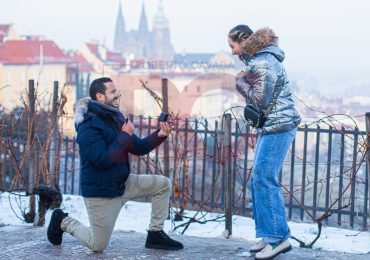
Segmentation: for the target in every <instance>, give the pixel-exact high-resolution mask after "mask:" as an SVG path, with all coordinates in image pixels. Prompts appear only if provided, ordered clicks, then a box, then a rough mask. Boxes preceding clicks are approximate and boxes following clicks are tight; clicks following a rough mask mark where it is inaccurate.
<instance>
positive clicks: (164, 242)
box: [145, 230, 184, 250]
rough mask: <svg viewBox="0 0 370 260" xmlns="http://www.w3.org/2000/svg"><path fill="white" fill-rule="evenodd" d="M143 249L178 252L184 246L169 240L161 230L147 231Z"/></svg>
mask: <svg viewBox="0 0 370 260" xmlns="http://www.w3.org/2000/svg"><path fill="white" fill-rule="evenodd" d="M145 247H146V248H155V249H164V250H179V249H183V248H184V246H183V245H182V244H181V243H180V242H178V241H176V240H173V239H171V238H170V237H169V236H168V235H167V234H166V233H164V231H163V230H161V231H151V230H148V236H147V238H146V242H145Z"/></svg>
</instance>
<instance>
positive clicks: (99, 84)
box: [89, 77, 112, 100]
mask: <svg viewBox="0 0 370 260" xmlns="http://www.w3.org/2000/svg"><path fill="white" fill-rule="evenodd" d="M107 82H112V80H111V79H110V78H107V77H103V78H98V79H94V80H93V82H91V84H90V89H89V94H90V97H91V99H92V100H96V93H100V94H105V90H106V89H107V87H106V86H105V85H104V83H107Z"/></svg>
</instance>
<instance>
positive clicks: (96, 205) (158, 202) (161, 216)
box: [61, 174, 171, 252]
mask: <svg viewBox="0 0 370 260" xmlns="http://www.w3.org/2000/svg"><path fill="white" fill-rule="evenodd" d="M170 194H171V181H170V180H169V179H168V178H167V177H165V176H161V175H133V174H131V175H129V177H128V179H127V181H126V189H125V193H124V194H123V195H122V196H120V197H115V198H101V197H96V198H84V200H85V205H86V210H87V214H88V216H89V221H90V228H88V227H86V226H84V225H83V224H81V223H80V222H78V221H77V220H75V219H73V218H72V217H69V216H68V217H66V218H64V219H63V222H62V225H61V227H62V230H63V231H65V232H67V233H69V234H71V235H72V236H74V237H75V238H77V239H78V240H79V241H80V242H82V243H83V244H84V245H86V246H87V247H88V248H90V249H91V250H93V251H94V252H101V251H103V250H104V249H105V248H106V247H107V245H108V243H109V239H110V237H111V235H112V231H113V228H114V225H115V223H116V220H117V217H118V214H119V212H120V210H121V208H122V206H123V205H124V204H125V203H126V202H127V201H128V200H132V199H139V198H143V197H152V213H151V220H150V225H149V229H150V230H162V229H163V225H164V220H165V219H166V218H167V216H168V206H169V197H170Z"/></svg>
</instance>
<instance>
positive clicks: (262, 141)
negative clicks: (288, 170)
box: [251, 128, 297, 243]
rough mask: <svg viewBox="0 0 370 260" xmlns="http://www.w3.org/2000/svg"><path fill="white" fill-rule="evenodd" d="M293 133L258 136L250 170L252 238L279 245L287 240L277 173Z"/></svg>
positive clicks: (282, 199) (286, 228)
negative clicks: (253, 225)
mask: <svg viewBox="0 0 370 260" xmlns="http://www.w3.org/2000/svg"><path fill="white" fill-rule="evenodd" d="M296 132H297V129H296V128H295V129H292V130H290V131H286V132H279V133H273V134H265V135H259V136H258V139H257V144H256V147H255V155H254V164H253V169H252V181H251V182H252V184H251V186H252V203H253V204H252V205H253V214H254V222H255V225H256V237H262V238H263V239H264V241H265V242H266V243H280V242H282V241H284V240H286V239H288V238H289V237H290V229H289V227H288V223H287V219H286V215H285V205H284V198H283V195H282V193H281V187H280V184H279V172H280V170H281V167H282V165H283V162H284V158H285V155H286V154H287V152H288V149H289V146H290V144H291V143H292V142H293V140H294V138H295V134H296Z"/></svg>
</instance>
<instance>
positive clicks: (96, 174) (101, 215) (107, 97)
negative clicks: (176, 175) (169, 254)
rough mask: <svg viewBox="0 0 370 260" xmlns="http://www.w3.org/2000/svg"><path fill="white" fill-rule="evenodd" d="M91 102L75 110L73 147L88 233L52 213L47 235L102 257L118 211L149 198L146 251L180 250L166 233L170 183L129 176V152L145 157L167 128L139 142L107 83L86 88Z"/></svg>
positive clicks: (67, 218) (101, 80) (60, 214)
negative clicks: (75, 242) (77, 150)
mask: <svg viewBox="0 0 370 260" xmlns="http://www.w3.org/2000/svg"><path fill="white" fill-rule="evenodd" d="M89 92H90V97H91V101H90V100H88V99H85V100H82V101H80V102H79V103H78V104H77V106H76V108H75V127H76V130H77V143H78V144H79V148H80V158H81V176H80V186H81V192H82V196H83V197H84V201H85V205H86V209H87V213H88V216H89V221H90V229H89V228H87V227H86V226H84V225H82V224H81V223H80V222H78V221H77V220H75V219H73V218H72V217H70V216H68V214H67V213H64V212H63V211H62V210H61V209H56V210H54V212H53V214H52V216H51V220H50V224H49V227H48V231H47V236H48V239H49V241H50V242H51V243H52V244H53V245H60V244H61V243H62V237H63V232H67V233H69V234H71V235H72V236H74V237H75V238H77V239H78V240H79V241H80V242H82V243H83V244H84V245H86V246H87V247H89V248H90V249H91V250H93V251H94V252H102V251H103V250H104V249H105V248H106V246H107V245H108V242H109V239H110V237H111V235H112V231H113V228H114V225H115V222H116V220H117V217H118V214H119V212H120V210H121V208H122V206H123V205H124V204H125V203H126V202H127V201H128V200H131V199H138V198H143V197H152V214H151V221H150V225H149V230H148V236H147V239H146V243H145V247H147V248H156V249H166V250H178V249H182V248H183V245H182V244H181V243H180V242H178V241H175V240H173V239H171V238H170V237H169V236H168V235H167V234H166V233H165V232H164V231H163V225H164V220H165V219H166V218H167V215H168V206H169V197H170V193H171V182H170V180H169V179H168V178H167V177H164V176H161V175H133V174H131V175H130V165H129V153H131V154H135V155H144V154H147V153H149V152H150V151H151V150H153V149H154V148H156V147H157V146H158V145H160V144H161V143H162V142H163V141H164V140H165V139H166V138H167V136H168V135H169V134H170V133H171V127H170V125H168V124H167V123H164V122H160V129H159V130H157V131H156V132H154V133H153V134H151V135H150V136H148V137H146V138H144V139H140V138H138V137H137V136H136V135H135V134H134V125H133V124H132V122H130V121H129V120H127V119H126V118H125V117H124V116H123V115H122V113H121V112H120V111H119V109H118V108H119V97H120V94H119V92H118V90H117V87H116V85H115V84H114V83H113V82H112V80H111V79H110V78H99V79H96V80H94V81H93V82H92V83H91V85H90V90H89Z"/></svg>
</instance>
